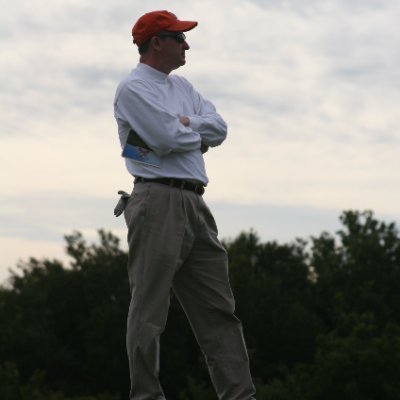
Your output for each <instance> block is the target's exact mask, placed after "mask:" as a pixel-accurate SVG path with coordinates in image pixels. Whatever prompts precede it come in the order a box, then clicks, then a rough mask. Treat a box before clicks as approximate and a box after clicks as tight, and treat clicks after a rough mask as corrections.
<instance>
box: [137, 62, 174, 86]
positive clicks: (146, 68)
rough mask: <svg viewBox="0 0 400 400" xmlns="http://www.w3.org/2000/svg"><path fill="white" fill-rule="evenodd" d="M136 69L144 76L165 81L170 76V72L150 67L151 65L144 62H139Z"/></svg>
mask: <svg viewBox="0 0 400 400" xmlns="http://www.w3.org/2000/svg"><path fill="white" fill-rule="evenodd" d="M136 69H137V71H138V72H139V73H140V75H141V76H142V77H143V78H146V79H149V80H153V81H158V82H165V81H166V80H167V78H168V74H165V73H164V72H161V71H158V70H157V69H155V68H153V67H150V65H147V64H144V63H139V64H138V65H137V68H136Z"/></svg>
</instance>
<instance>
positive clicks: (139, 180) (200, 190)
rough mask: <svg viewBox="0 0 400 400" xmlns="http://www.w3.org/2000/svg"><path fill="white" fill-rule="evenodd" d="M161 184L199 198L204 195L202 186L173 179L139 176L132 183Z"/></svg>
mask: <svg viewBox="0 0 400 400" xmlns="http://www.w3.org/2000/svg"><path fill="white" fill-rule="evenodd" d="M147 182H148V183H151V182H152V183H161V184H162V185H168V186H171V187H175V188H178V189H184V190H190V191H192V192H195V193H197V194H199V195H200V196H201V195H203V194H204V191H205V189H204V186H203V185H202V184H196V183H192V182H188V181H184V180H182V179H174V178H154V179H146V178H142V177H140V176H138V177H136V178H135V181H134V183H147Z"/></svg>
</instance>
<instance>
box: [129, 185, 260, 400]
mask: <svg viewBox="0 0 400 400" xmlns="http://www.w3.org/2000/svg"><path fill="white" fill-rule="evenodd" d="M125 219H126V222H127V225H128V243H129V261H128V274H129V283H130V288H131V295H132V298H131V303H130V306H129V312H128V321H127V351H128V358H129V368H130V378H131V394H130V399H131V400H150V399H157V400H162V399H165V396H164V394H163V391H162V388H161V386H160V382H159V380H158V374H159V343H160V342H159V340H160V335H161V333H162V332H163V330H164V328H165V325H166V321H167V314H168V308H169V298H170V297H169V296H170V290H171V289H172V290H173V291H174V293H175V295H176V297H177V298H178V300H179V301H180V303H181V305H182V307H183V309H184V311H185V313H186V315H187V317H188V319H189V322H190V325H191V327H192V329H193V332H194V334H195V336H196V339H197V341H198V343H199V345H200V348H201V350H202V352H203V353H204V356H205V360H206V363H207V366H208V369H209V373H210V376H211V380H212V383H213V385H214V387H215V390H216V392H217V395H218V398H219V399H220V400H250V399H254V396H255V389H254V385H253V383H252V379H251V376H250V371H249V360H248V356H247V350H246V346H245V342H244V339H243V333H242V326H241V323H240V321H239V320H238V319H237V318H236V317H235V315H234V308H235V304H234V299H233V295H232V291H231V287H230V284H229V278H228V263H227V254H226V251H225V249H224V247H223V246H222V245H221V243H220V242H219V241H218V239H217V227H216V225H215V222H214V219H213V217H212V215H211V213H210V211H209V209H208V207H207V206H206V204H205V202H204V200H203V198H202V197H201V196H199V195H197V194H195V193H194V192H191V191H187V190H181V189H178V188H173V187H169V186H166V185H162V184H158V183H137V184H136V185H135V188H134V190H133V193H132V196H131V198H130V200H129V202H128V205H127V208H126V210H125ZM183 350H184V349H182V351H183Z"/></svg>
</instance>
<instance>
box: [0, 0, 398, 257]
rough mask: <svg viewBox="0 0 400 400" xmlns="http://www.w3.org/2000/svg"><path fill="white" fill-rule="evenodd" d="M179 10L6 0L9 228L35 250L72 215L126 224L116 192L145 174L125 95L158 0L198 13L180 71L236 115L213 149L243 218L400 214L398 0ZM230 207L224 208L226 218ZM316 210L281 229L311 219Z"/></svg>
mask: <svg viewBox="0 0 400 400" xmlns="http://www.w3.org/2000/svg"><path fill="white" fill-rule="evenodd" d="M172 8H173V9H171V3H170V2H168V1H165V0H149V1H146V2H142V3H140V4H139V3H137V4H131V3H129V2H125V1H119V0H117V1H115V2H103V3H99V2H95V1H94V0H79V1H78V0H69V1H58V2H54V1H50V0H43V1H42V2H41V7H32V3H31V2H29V1H27V0H20V1H18V2H9V3H7V5H6V6H5V9H4V10H3V11H4V12H3V13H2V16H1V19H2V21H1V24H0V41H1V45H2V63H1V64H0V74H1V75H2V76H3V77H6V79H3V82H2V91H1V92H0V101H1V104H2V107H1V109H0V121H1V125H0V159H1V162H2V169H1V170H0V181H1V182H2V187H1V201H0V225H1V230H0V232H2V235H3V239H2V240H8V239H10V240H15V242H14V243H17V241H18V238H20V239H21V254H25V253H24V251H23V250H22V249H23V248H25V247H24V246H27V247H26V248H27V249H33V248H34V247H32V246H30V245H28V241H32V240H34V238H35V240H37V241H39V242H40V241H42V244H43V245H44V243H46V241H48V243H49V251H50V249H52V248H53V247H52V246H53V244H54V240H56V241H57V240H58V241H59V242H58V243H60V240H61V237H62V235H63V234H64V233H67V232H69V231H71V230H73V229H84V230H88V231H91V232H94V231H95V230H96V228H97V227H105V228H107V227H111V228H112V229H117V230H118V229H122V230H123V229H124V227H123V225H122V226H121V225H118V224H119V222H117V221H114V220H113V219H112V216H111V215H110V217H104V213H107V212H108V211H106V209H107V210H109V209H110V207H112V206H113V203H114V201H115V200H114V199H115V194H116V191H117V190H118V189H124V190H130V188H131V186H132V179H131V177H130V176H129V175H128V174H127V172H126V171H125V168H124V163H123V160H122V159H121V157H120V149H119V141H118V138H117V132H116V126H115V121H114V119H113V110H112V103H113V97H114V91H115V88H116V85H117V83H118V82H119V80H120V79H122V77H123V76H124V75H125V74H127V73H128V72H129V71H130V69H131V68H133V67H134V66H135V64H136V63H137V60H138V54H137V51H136V49H135V48H134V47H133V45H132V43H131V37H130V29H131V27H132V24H133V22H134V21H135V19H136V18H137V17H138V16H139V15H141V14H142V13H144V12H147V11H150V10H152V9H171V11H174V12H176V13H177V15H178V16H179V17H182V18H185V19H197V20H198V21H199V26H198V27H197V28H196V29H195V30H193V31H191V32H190V33H188V40H189V44H190V46H191V49H190V50H189V52H188V56H187V59H188V63H187V65H186V66H185V67H183V68H182V69H180V70H178V71H177V73H179V74H182V75H185V76H186V77H188V79H189V80H190V81H191V82H192V83H193V84H194V86H195V87H196V88H197V89H198V90H199V91H200V92H201V93H202V94H203V95H204V96H205V97H207V98H209V99H211V100H212V101H213V102H214V103H215V104H216V106H217V109H218V110H219V112H220V113H221V114H222V115H223V117H224V118H225V119H226V120H227V122H228V126H229V135H228V140H227V141H226V143H224V145H223V146H222V147H220V148H216V149H213V150H212V151H210V152H209V153H207V154H206V156H205V157H206V163H207V170H208V173H209V175H210V178H211V180H210V185H209V187H208V189H207V197H206V198H207V200H208V201H209V202H215V203H216V204H224V205H226V204H230V205H231V207H236V208H235V213H237V215H239V214H240V218H238V219H237V220H238V221H239V222H240V223H243V224H245V221H246V216H247V215H250V214H249V213H250V210H251V206H252V205H258V206H255V207H254V209H256V210H257V212H258V215H259V217H258V218H256V217H255V216H254V215H255V214H252V215H253V216H252V217H251V218H250V217H248V218H249V219H252V218H253V220H254V221H255V225H256V224H260V225H259V226H254V228H255V229H258V230H261V231H263V232H264V231H266V229H267V228H266V227H267V226H268V224H269V222H270V221H271V220H272V219H273V215H274V214H273V213H272V214H271V213H270V211H269V210H271V209H274V207H285V211H282V215H283V214H284V213H285V212H286V213H288V214H289V215H292V214H291V211H289V210H294V214H296V213H299V214H300V215H302V210H303V209H308V210H313V212H311V211H310V213H308V214H307V215H308V218H310V219H313V217H311V214H312V215H315V216H317V217H316V221H319V223H320V226H321V229H323V225H324V224H327V225H329V224H328V220H327V219H326V218H325V217H323V215H322V214H323V213H324V212H327V213H332V214H329V215H333V214H335V213H336V211H337V214H339V210H342V209H347V208H356V209H365V208H368V209H373V210H376V211H377V212H380V213H382V214H384V215H393V216H394V217H395V218H398V216H399V211H398V203H399V200H400V189H399V187H400V178H399V176H398V171H399V169H400V161H399V157H398V151H397V148H398V144H399V140H400V130H399V122H398V110H397V104H398V103H399V100H400V91H399V86H398V82H399V81H400V79H399V78H400V76H399V74H400V72H399V69H398V68H397V67H396V66H397V65H398V64H399V61H400V53H399V52H398V49H397V43H398V42H399V39H400V37H399V36H400V33H399V30H398V27H397V25H398V23H397V19H396V18H397V15H398V14H399V11H400V3H398V2H397V1H394V0H381V1H374V0H365V1H364V0H363V1H361V0H359V1H358V0H357V1H356V0H334V1H320V0H318V1H317V0H310V1H307V2H304V1H300V0H286V1H284V0H282V1H278V0H275V1H268V2H266V1H255V0H253V1H251V0H222V1H220V2H217V3H216V2H211V1H210V0H204V1H202V2H185V1H176V2H174V4H173V7H172ZM263 205H265V208H263ZM228 208H229V207H226V214H224V212H223V210H224V207H222V208H221V212H220V211H218V218H217V222H218V219H220V220H221V221H222V225H223V226H222V227H221V226H220V230H221V231H224V225H226V226H228V225H229V221H230V217H229V218H228V217H227V216H228V215H231V214H230V213H229V212H228ZM282 210H283V209H282ZM318 210H319V211H318ZM320 213H321V214H320ZM278 214H279V213H278ZM329 218H330V217H329ZM305 220H307V218H304V219H301V218H300V216H299V219H296V218H291V220H290V221H291V222H290V221H289V222H288V223H287V224H286V223H283V225H281V228H282V230H286V231H287V232H294V231H296V229H298V230H299V232H300V231H301V226H302V224H303V223H304V221H305ZM239 222H238V223H239ZM316 223H317V222H316ZM116 224H117V225H116ZM291 224H292V225H291ZM329 226H331V225H329ZM283 227H284V228H283ZM232 229H233V228H232ZM235 229H237V226H235ZM279 229H280V228H276V232H279ZM229 232H234V230H229ZM282 234H283V233H282ZM57 237H58V239H56V238H57ZM42 244H41V245H40V246H42ZM41 248H44V247H41ZM15 249H16V247H15V246H14V247H10V250H9V251H10V252H14V251H16V250H15ZM2 258H3V256H1V257H0V264H1V262H2V261H1V260H2ZM14 258H15V257H14Z"/></svg>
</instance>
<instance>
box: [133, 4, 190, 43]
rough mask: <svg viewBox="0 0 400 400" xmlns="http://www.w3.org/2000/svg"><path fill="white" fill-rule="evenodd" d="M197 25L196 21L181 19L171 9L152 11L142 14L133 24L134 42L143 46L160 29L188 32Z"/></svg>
mask: <svg viewBox="0 0 400 400" xmlns="http://www.w3.org/2000/svg"><path fill="white" fill-rule="evenodd" d="M196 26H197V22H196V21H180V20H179V19H178V18H177V17H176V15H175V14H173V13H171V12H169V11H166V10H162V11H152V12H149V13H147V14H144V15H142V16H141V17H140V18H139V19H138V20H137V22H136V24H135V25H134V26H133V28H132V36H133V43H135V44H137V45H138V46H141V45H142V44H143V43H146V42H147V41H148V40H150V39H151V38H152V37H153V36H154V35H155V34H156V33H158V32H160V31H171V32H187V31H190V30H191V29H193V28H194V27H196Z"/></svg>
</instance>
